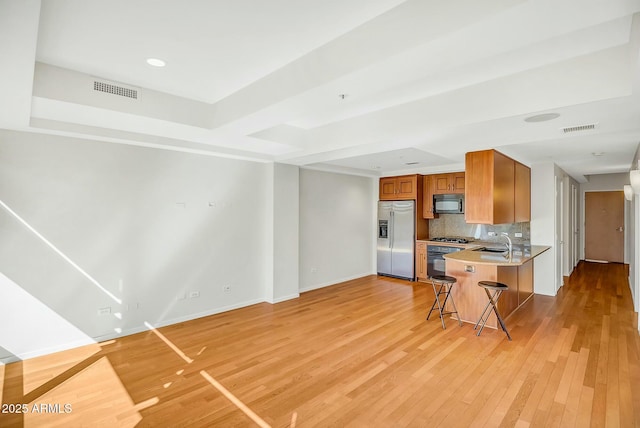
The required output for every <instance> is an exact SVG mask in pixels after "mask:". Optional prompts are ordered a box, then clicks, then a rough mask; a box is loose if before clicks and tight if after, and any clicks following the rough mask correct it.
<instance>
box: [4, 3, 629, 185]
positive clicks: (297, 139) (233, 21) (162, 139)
mask: <svg viewBox="0 0 640 428" xmlns="http://www.w3.org/2000/svg"><path fill="white" fill-rule="evenodd" d="M638 12H640V0H607V1H602V0H582V1H578V0H535V1H534V0H530V1H525V0H484V1H481V2H479V1H477V0H450V1H446V2H444V1H436V0H409V1H401V0H340V1H337V0H335V1H334V0H323V1H317V0H271V1H268V2H267V1H260V0H185V1H182V2H176V1H172V0H127V1H125V0H109V1H107V0H47V1H39V0H21V1H14V0H0V55H1V58H2V62H3V64H5V66H3V67H1V68H0V91H1V92H2V93H3V94H5V96H3V97H0V127H2V128H6V129H18V130H24V131H29V132H39V133H51V134H57V135H69V136H75V137H82V138H89V139H96V140H100V141H104V142H106V143H119V144H135V145H142V146H147V147H157V148H162V149H170V150H183V151H189V152H194V153H202V154H214V155H222V156H231V157H239V158H244V159H254V160H260V161H277V162H285V163H291V164H295V165H301V166H307V167H312V168H322V169H329V170H336V171H345V172H352V173H357V174H367V175H374V176H375V175H388V174H395V173H403V172H407V173H409V172H422V173H430V172H440V171H452V170H457V169H461V168H462V167H463V163H464V153H465V152H467V151H472V150H481V149H486V148H496V149H498V150H500V151H502V152H504V153H506V154H508V155H510V156H512V157H514V158H516V159H518V160H520V161H522V162H524V163H527V164H533V163H536V162H547V161H552V162H555V163H556V164H558V165H559V166H560V167H562V168H563V169H565V170H566V171H567V172H568V173H569V174H571V175H572V176H573V177H574V178H576V179H578V180H579V181H583V180H584V179H585V176H586V175H591V174H602V173H610V172H624V171H628V170H629V169H630V168H631V162H632V160H633V155H634V153H635V151H636V148H637V146H638V143H639V142H640V120H638V119H639V118H640V96H639V94H638V93H639V90H640V73H639V72H640V67H639V62H638V61H639V58H638V50H639V49H640V15H638ZM148 58H158V59H161V60H163V61H165V62H166V66H164V67H153V66H151V65H149V64H147V62H146V60H147V59H148ZM96 82H97V83H96ZM105 88H106V89H105ZM96 89H98V90H96ZM105 90H106V92H103V91H105ZM112 92H116V93H112ZM544 113H557V114H558V115H559V116H558V117H557V118H555V119H552V120H548V121H541V122H529V121H525V120H524V119H526V118H530V117H532V116H536V115H539V114H544ZM583 125H593V126H592V127H584V128H592V129H582V128H583V127H582V126H583ZM574 127H578V130H571V131H567V129H565V128H574ZM594 153H595V154H596V155H598V156H595V155H594Z"/></svg>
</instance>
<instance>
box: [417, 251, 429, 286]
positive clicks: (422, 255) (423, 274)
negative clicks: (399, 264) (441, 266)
mask: <svg viewBox="0 0 640 428" xmlns="http://www.w3.org/2000/svg"><path fill="white" fill-rule="evenodd" d="M416 277H417V278H418V279H427V243H426V242H417V243H416Z"/></svg>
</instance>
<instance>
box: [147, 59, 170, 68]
mask: <svg viewBox="0 0 640 428" xmlns="http://www.w3.org/2000/svg"><path fill="white" fill-rule="evenodd" d="M147 64H149V65H152V66H154V67H164V66H165V65H167V63H166V62H164V61H163V60H161V59H158V58H147Z"/></svg>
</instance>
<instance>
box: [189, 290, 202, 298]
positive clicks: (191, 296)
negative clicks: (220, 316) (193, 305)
mask: <svg viewBox="0 0 640 428" xmlns="http://www.w3.org/2000/svg"><path fill="white" fill-rule="evenodd" d="M196 297H200V292H199V291H191V292H189V298H190V299H195V298H196Z"/></svg>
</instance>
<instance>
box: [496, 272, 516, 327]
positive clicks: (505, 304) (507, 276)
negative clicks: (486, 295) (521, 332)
mask: <svg viewBox="0 0 640 428" xmlns="http://www.w3.org/2000/svg"><path fill="white" fill-rule="evenodd" d="M497 269H498V282H501V283H503V284H506V285H507V287H509V289H508V290H506V291H503V292H502V295H501V296H500V299H499V300H498V310H499V311H500V315H501V316H502V318H506V317H508V316H509V314H510V313H511V312H513V311H515V310H516V309H517V308H518V266H498V268H497ZM507 328H508V327H507Z"/></svg>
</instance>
